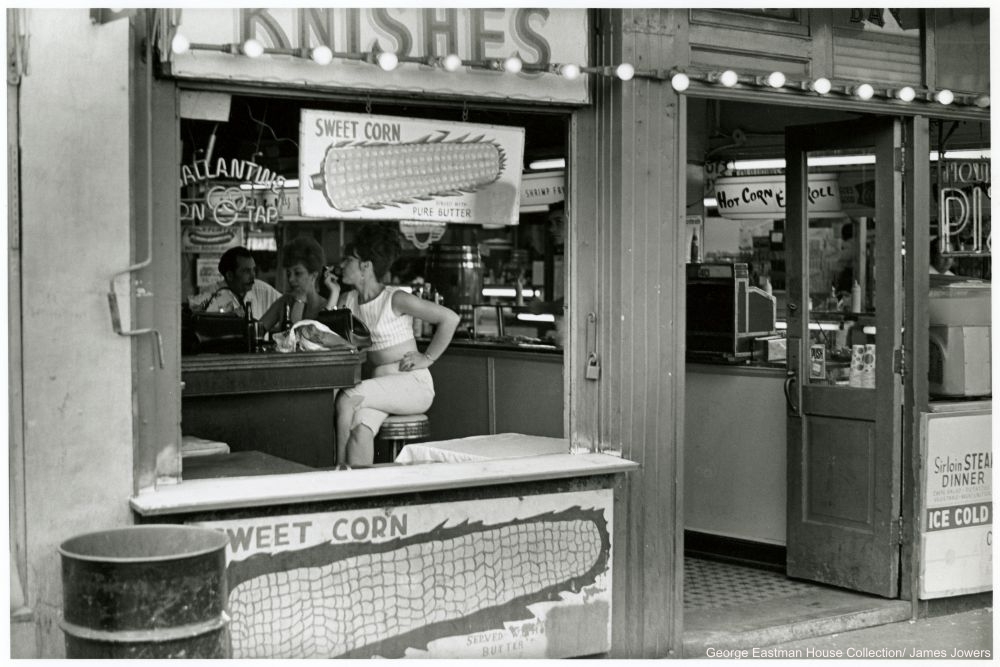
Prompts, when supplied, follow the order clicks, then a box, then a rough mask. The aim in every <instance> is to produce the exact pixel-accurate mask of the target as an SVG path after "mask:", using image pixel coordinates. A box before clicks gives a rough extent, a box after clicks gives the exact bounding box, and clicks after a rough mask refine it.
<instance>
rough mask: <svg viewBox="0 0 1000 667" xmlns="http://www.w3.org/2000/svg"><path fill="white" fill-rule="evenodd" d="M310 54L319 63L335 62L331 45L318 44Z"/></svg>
mask: <svg viewBox="0 0 1000 667" xmlns="http://www.w3.org/2000/svg"><path fill="white" fill-rule="evenodd" d="M309 56H310V57H311V58H312V59H313V62H314V63H316V64H317V65H329V64H330V63H332V62H333V51H331V50H330V47H329V46H317V47H316V48H315V49H313V50H312V53H310V54H309Z"/></svg>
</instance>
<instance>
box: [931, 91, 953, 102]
mask: <svg viewBox="0 0 1000 667" xmlns="http://www.w3.org/2000/svg"><path fill="white" fill-rule="evenodd" d="M934 99H935V100H937V101H938V102H939V103H941V104H951V103H952V102H954V101H955V93H953V92H951V91H950V90H948V89H947V88H944V89H942V90H939V91H937V92H936V93H934Z"/></svg>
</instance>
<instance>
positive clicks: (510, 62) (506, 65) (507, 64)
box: [503, 53, 524, 74]
mask: <svg viewBox="0 0 1000 667" xmlns="http://www.w3.org/2000/svg"><path fill="white" fill-rule="evenodd" d="M523 67H524V63H523V62H521V58H520V57H519V56H518V55H517V54H516V53H515V54H514V55H512V56H511V57H510V58H507V60H505V61H503V71H505V72H508V73H510V74H517V73H518V72H520V71H521V69H522V68H523Z"/></svg>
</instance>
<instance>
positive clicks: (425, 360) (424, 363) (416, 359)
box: [399, 351, 434, 371]
mask: <svg viewBox="0 0 1000 667" xmlns="http://www.w3.org/2000/svg"><path fill="white" fill-rule="evenodd" d="M432 363H434V362H432V361H431V359H430V357H428V356H427V355H426V354H424V353H423V352H416V351H412V352H407V353H406V354H404V355H403V358H402V359H400V360H399V370H401V371H415V370H418V369H420V368H430V366H431V364H432Z"/></svg>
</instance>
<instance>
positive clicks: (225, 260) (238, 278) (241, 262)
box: [190, 246, 281, 318]
mask: <svg viewBox="0 0 1000 667" xmlns="http://www.w3.org/2000/svg"><path fill="white" fill-rule="evenodd" d="M219 273H220V274H222V280H220V281H218V282H217V283H215V284H214V285H212V287H211V288H210V290H208V291H206V292H203V293H201V294H199V295H198V296H197V297H194V298H192V299H191V301H190V305H191V308H192V310H203V311H205V312H209V313H235V314H236V315H239V316H240V317H243V316H244V312H243V304H244V303H246V302H250V304H251V307H252V309H253V314H254V316H255V317H258V318H259V317H260V316H261V315H263V314H264V313H265V312H267V309H268V308H270V307H271V304H273V303H274V302H275V301H277V300H278V299H279V298H280V297H281V292H279V291H278V290H276V289H274V288H273V287H271V286H270V285H268V284H267V283H265V282H264V281H263V280H257V264H256V262H254V259H253V255H252V254H250V251H249V250H247V249H246V248H244V247H243V246H236V247H235V248H230V249H229V250H227V251H226V252H225V253H223V255H222V257H220V258H219Z"/></svg>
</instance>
